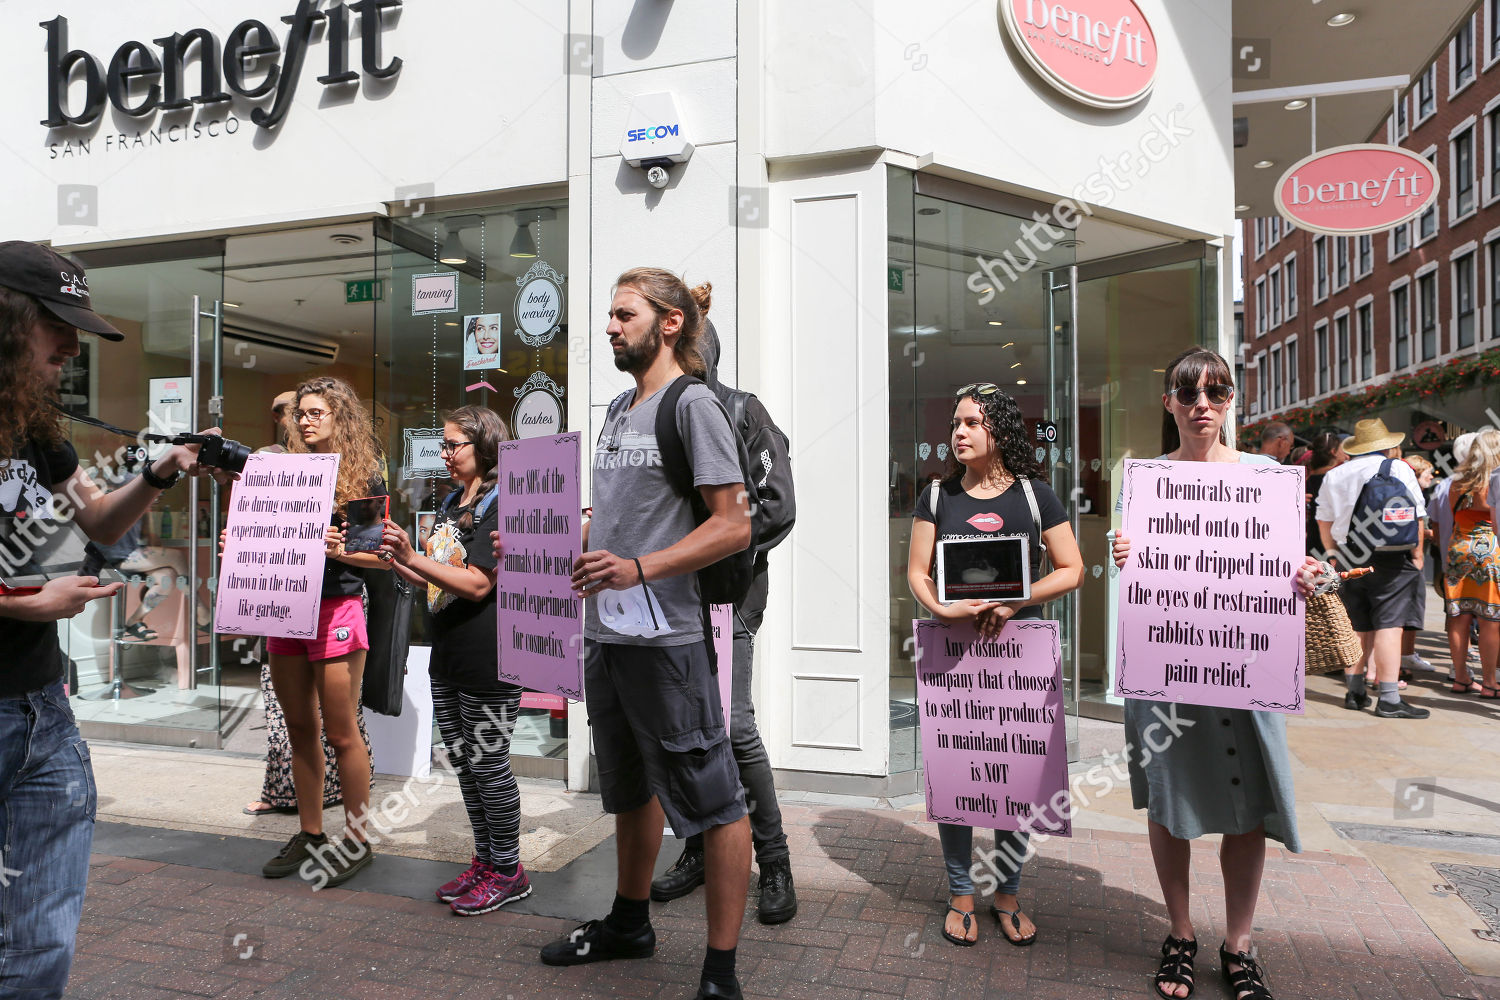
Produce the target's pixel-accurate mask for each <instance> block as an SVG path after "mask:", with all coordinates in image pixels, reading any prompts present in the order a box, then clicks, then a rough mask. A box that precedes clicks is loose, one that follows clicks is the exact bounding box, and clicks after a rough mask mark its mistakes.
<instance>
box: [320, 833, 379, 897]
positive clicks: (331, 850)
mask: <svg viewBox="0 0 1500 1000" xmlns="http://www.w3.org/2000/svg"><path fill="white" fill-rule="evenodd" d="M315 853H316V856H317V857H318V859H319V861H318V866H319V868H320V869H321V871H322V873H323V875H324V876H325V877H326V879H327V881H325V882H323V884H322V885H321V886H319V887H318V888H322V889H327V888H329V887H331V886H335V885H343V884H344V883H345V882H347V881H349V880H350V879H351V878H353V877H354V876H356V875H358V874H359V873H360V872H362V871H364V870H365V869H366V868H367V867H369V864H370V862H371V861H372V860H373V859H374V857H375V849H374V848H373V847H371V846H370V845H369V844H368V843H366V842H365V841H362V840H355V839H354V838H353V837H343V838H341V839H339V840H335V841H332V842H330V844H329V845H328V847H327V848H326V849H324V850H319V851H317V852H315ZM314 877H316V876H314Z"/></svg>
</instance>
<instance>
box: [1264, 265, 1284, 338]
mask: <svg viewBox="0 0 1500 1000" xmlns="http://www.w3.org/2000/svg"><path fill="white" fill-rule="evenodd" d="M1266 299H1267V300H1268V301H1269V303H1270V306H1271V322H1270V326H1272V327H1277V326H1280V325H1281V267H1280V266H1279V265H1278V266H1276V267H1273V268H1271V270H1270V271H1269V272H1267V274H1266Z"/></svg>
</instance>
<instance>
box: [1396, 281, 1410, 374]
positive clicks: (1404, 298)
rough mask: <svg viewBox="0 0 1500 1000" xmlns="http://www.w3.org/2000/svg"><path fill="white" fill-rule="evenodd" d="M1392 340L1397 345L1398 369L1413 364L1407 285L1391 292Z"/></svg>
mask: <svg viewBox="0 0 1500 1000" xmlns="http://www.w3.org/2000/svg"><path fill="white" fill-rule="evenodd" d="M1391 340H1392V341H1394V342H1395V345H1396V368H1397V369H1398V370H1399V369H1402V368H1405V367H1406V366H1407V365H1409V364H1411V292H1410V290H1409V289H1407V287H1406V286H1405V285H1403V286H1401V287H1400V288H1398V289H1396V290H1395V291H1393V292H1391Z"/></svg>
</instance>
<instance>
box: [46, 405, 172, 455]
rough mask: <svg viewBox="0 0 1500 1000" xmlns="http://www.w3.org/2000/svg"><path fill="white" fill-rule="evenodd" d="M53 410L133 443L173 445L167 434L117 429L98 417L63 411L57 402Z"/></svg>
mask: <svg viewBox="0 0 1500 1000" xmlns="http://www.w3.org/2000/svg"><path fill="white" fill-rule="evenodd" d="M52 408H53V409H54V410H56V411H58V412H59V413H61V414H62V415H63V416H65V417H67V418H68V419H69V420H76V421H78V422H79V423H80V424H88V425H89V426H90V427H97V428H99V429H100V430H101V431H109V432H110V433H111V434H118V435H120V436H121V437H128V438H130V439H131V440H132V441H134V440H137V439H143V440H146V441H151V442H155V443H158V444H171V443H172V438H171V437H170V436H169V435H166V434H147V433H144V432H141V431H127V430H125V428H123V427H116V426H115V425H114V424H107V423H105V422H104V421H103V420H100V419H98V418H97V417H90V416H86V415H84V414H81V413H70V412H69V411H67V410H65V409H63V408H62V406H61V405H59V404H58V403H57V402H55V401H54V402H53V403H52Z"/></svg>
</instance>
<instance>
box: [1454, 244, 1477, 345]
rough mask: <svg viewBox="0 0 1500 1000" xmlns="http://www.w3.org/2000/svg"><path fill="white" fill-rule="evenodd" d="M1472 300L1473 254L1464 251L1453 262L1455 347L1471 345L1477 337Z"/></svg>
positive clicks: (1473, 296) (1475, 315)
mask: <svg viewBox="0 0 1500 1000" xmlns="http://www.w3.org/2000/svg"><path fill="white" fill-rule="evenodd" d="M1474 300H1475V295H1474V254H1473V253H1466V254H1464V255H1463V256H1462V257H1460V258H1458V259H1457V260H1455V261H1454V262H1453V318H1454V324H1453V335H1454V338H1455V339H1454V346H1455V347H1456V348H1463V347H1473V346H1474V343H1475V340H1476V339H1477V337H1478V332H1477V327H1478V314H1477V312H1476V310H1475V304H1474Z"/></svg>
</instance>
